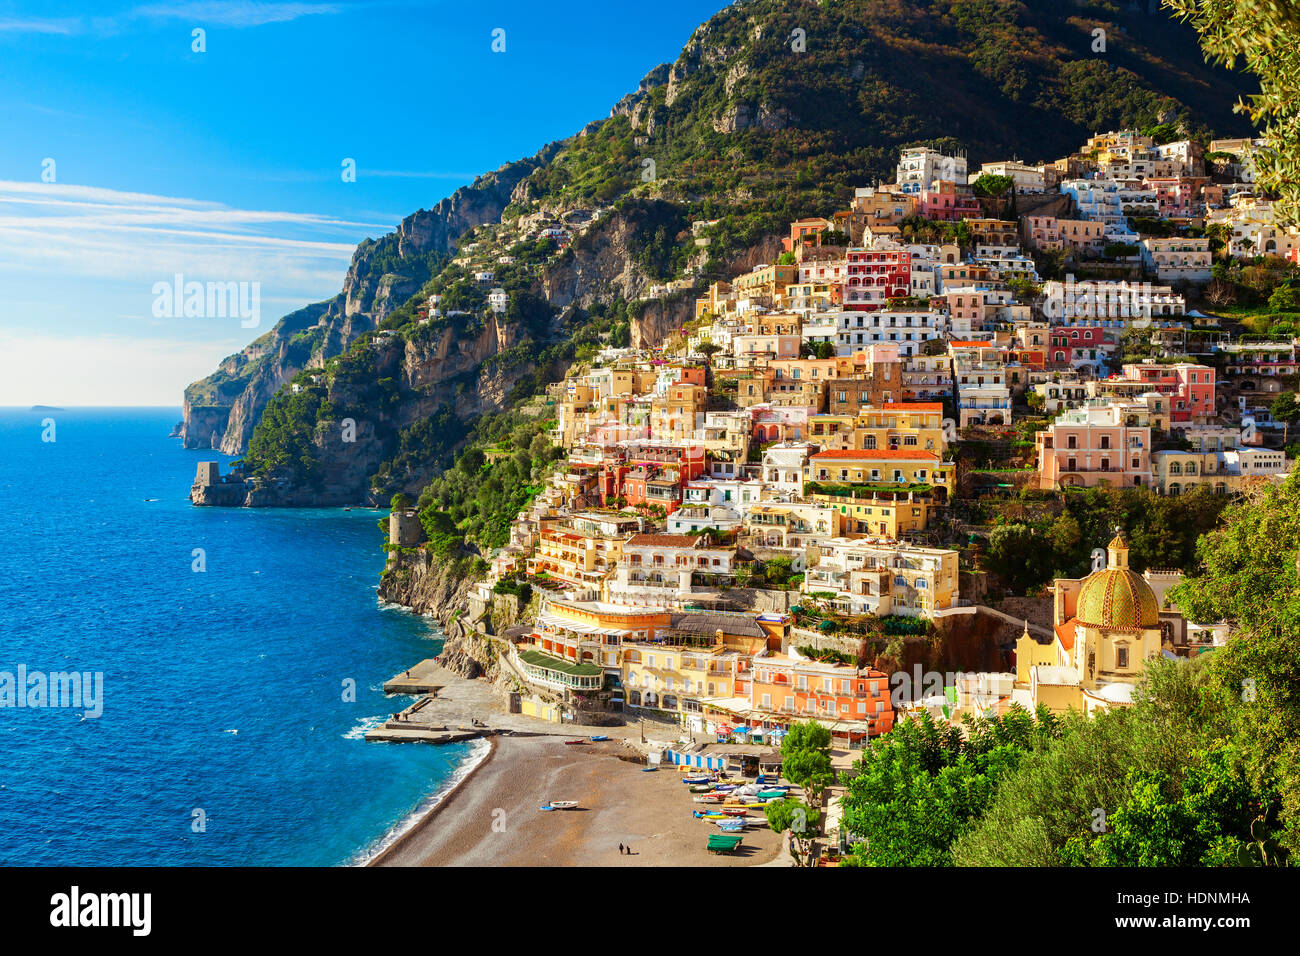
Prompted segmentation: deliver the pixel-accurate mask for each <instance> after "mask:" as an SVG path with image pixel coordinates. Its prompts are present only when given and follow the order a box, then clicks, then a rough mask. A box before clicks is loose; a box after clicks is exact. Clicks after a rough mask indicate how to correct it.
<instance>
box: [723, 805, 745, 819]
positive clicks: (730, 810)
mask: <svg viewBox="0 0 1300 956" xmlns="http://www.w3.org/2000/svg"><path fill="white" fill-rule="evenodd" d="M722 812H723V813H725V814H726V815H727V816H729V817H747V816H749V811H748V810H746V809H745V808H744V807H723V808H722Z"/></svg>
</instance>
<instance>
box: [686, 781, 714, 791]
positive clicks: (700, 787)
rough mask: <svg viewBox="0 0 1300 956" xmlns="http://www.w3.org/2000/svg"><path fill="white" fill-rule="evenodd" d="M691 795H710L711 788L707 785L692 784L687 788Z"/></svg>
mask: <svg viewBox="0 0 1300 956" xmlns="http://www.w3.org/2000/svg"><path fill="white" fill-rule="evenodd" d="M688 789H689V790H690V791H691V793H712V792H713V787H712V786H711V785H710V784H707V783H699V784H692V785H691V786H690V787H689V788H688Z"/></svg>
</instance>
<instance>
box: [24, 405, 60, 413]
mask: <svg viewBox="0 0 1300 956" xmlns="http://www.w3.org/2000/svg"><path fill="white" fill-rule="evenodd" d="M32 411H34V412H62V411H66V409H62V408H59V407H58V406H57V405H33V406H32Z"/></svg>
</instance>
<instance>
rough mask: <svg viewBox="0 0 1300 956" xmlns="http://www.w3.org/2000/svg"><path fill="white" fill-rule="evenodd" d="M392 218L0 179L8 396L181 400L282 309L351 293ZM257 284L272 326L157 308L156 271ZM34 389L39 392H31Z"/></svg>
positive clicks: (168, 276)
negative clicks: (360, 218) (355, 259)
mask: <svg viewBox="0 0 1300 956" xmlns="http://www.w3.org/2000/svg"><path fill="white" fill-rule="evenodd" d="M391 229H392V226H385V225H382V224H379V223H364V222H353V221H350V220H346V219H339V218H335V217H330V216H322V215H316V214H312V213H295V212H286V211H277V210H261V209H236V208H232V207H229V206H225V205H222V204H220V203H213V202H207V201H204V200H196V199H187V198H178V197H169V196H157V195H152V194H148V193H132V192H119V191H115V190H111V189H102V188H99V187H91V186H77V185H65V184H56V183H50V184H43V183H37V184H33V183H30V182H5V181H0V288H2V289H3V293H4V294H3V295H0V342H2V343H3V345H2V348H3V352H4V362H3V366H2V367H3V371H0V404H20V405H23V404H32V403H33V402H41V403H45V404H64V405H73V404H108V405H126V404H138V403H145V404H169V403H174V402H178V401H179V400H180V394H181V390H182V389H183V388H184V387H185V385H187V384H188V383H189V382H191V381H193V380H195V379H198V378H202V377H204V376H205V375H208V374H210V373H211V372H212V370H213V369H214V368H215V367H216V365H217V363H218V362H219V361H220V360H221V359H222V358H224V357H225V356H226V355H229V354H230V353H231V352H233V351H237V350H238V349H239V348H241V347H242V346H243V345H245V344H247V343H248V342H249V341H251V340H252V339H253V338H255V337H256V336H258V335H261V334H262V333H263V332H265V331H267V330H269V329H270V328H271V326H272V325H273V324H274V323H275V322H276V321H277V320H278V319H279V318H280V316H281V315H283V314H285V313H287V312H290V311H293V310H294V309H296V308H300V307H302V306H303V305H306V304H307V303H309V302H319V301H321V300H323V299H328V298H330V297H332V296H334V295H335V294H337V293H338V291H339V289H340V288H341V287H342V282H343V277H344V275H345V274H346V272H347V268H348V265H349V264H350V262H351V260H352V254H353V252H354V250H355V247H356V243H357V242H358V241H360V239H362V238H364V237H365V236H367V235H370V236H378V235H383V234H385V233H387V232H389V231H391ZM178 273H179V274H181V275H183V276H184V279H185V281H187V282H191V281H197V282H200V283H212V282H240V283H245V282H246V283H255V284H256V286H257V288H258V289H259V295H260V301H261V309H260V324H259V325H258V326H257V327H255V328H242V327H241V325H240V322H239V320H235V319H221V318H215V319H202V320H195V319H190V320H174V319H167V318H161V319H160V318H157V317H155V315H154V314H153V304H154V300H155V293H154V286H155V284H156V283H159V282H165V283H168V284H171V283H172V282H173V280H174V276H175V275H176V274H178ZM33 390H36V391H37V392H38V393H39V394H38V395H36V396H35V397H28V396H29V395H30V394H31V393H32V391H33Z"/></svg>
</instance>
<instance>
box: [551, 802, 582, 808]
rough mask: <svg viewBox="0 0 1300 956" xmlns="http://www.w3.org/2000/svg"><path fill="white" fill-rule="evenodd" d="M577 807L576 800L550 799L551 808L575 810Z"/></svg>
mask: <svg viewBox="0 0 1300 956" xmlns="http://www.w3.org/2000/svg"><path fill="white" fill-rule="evenodd" d="M577 807H578V801H577V800H552V801H551V809H552V810H576V809H577Z"/></svg>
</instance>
